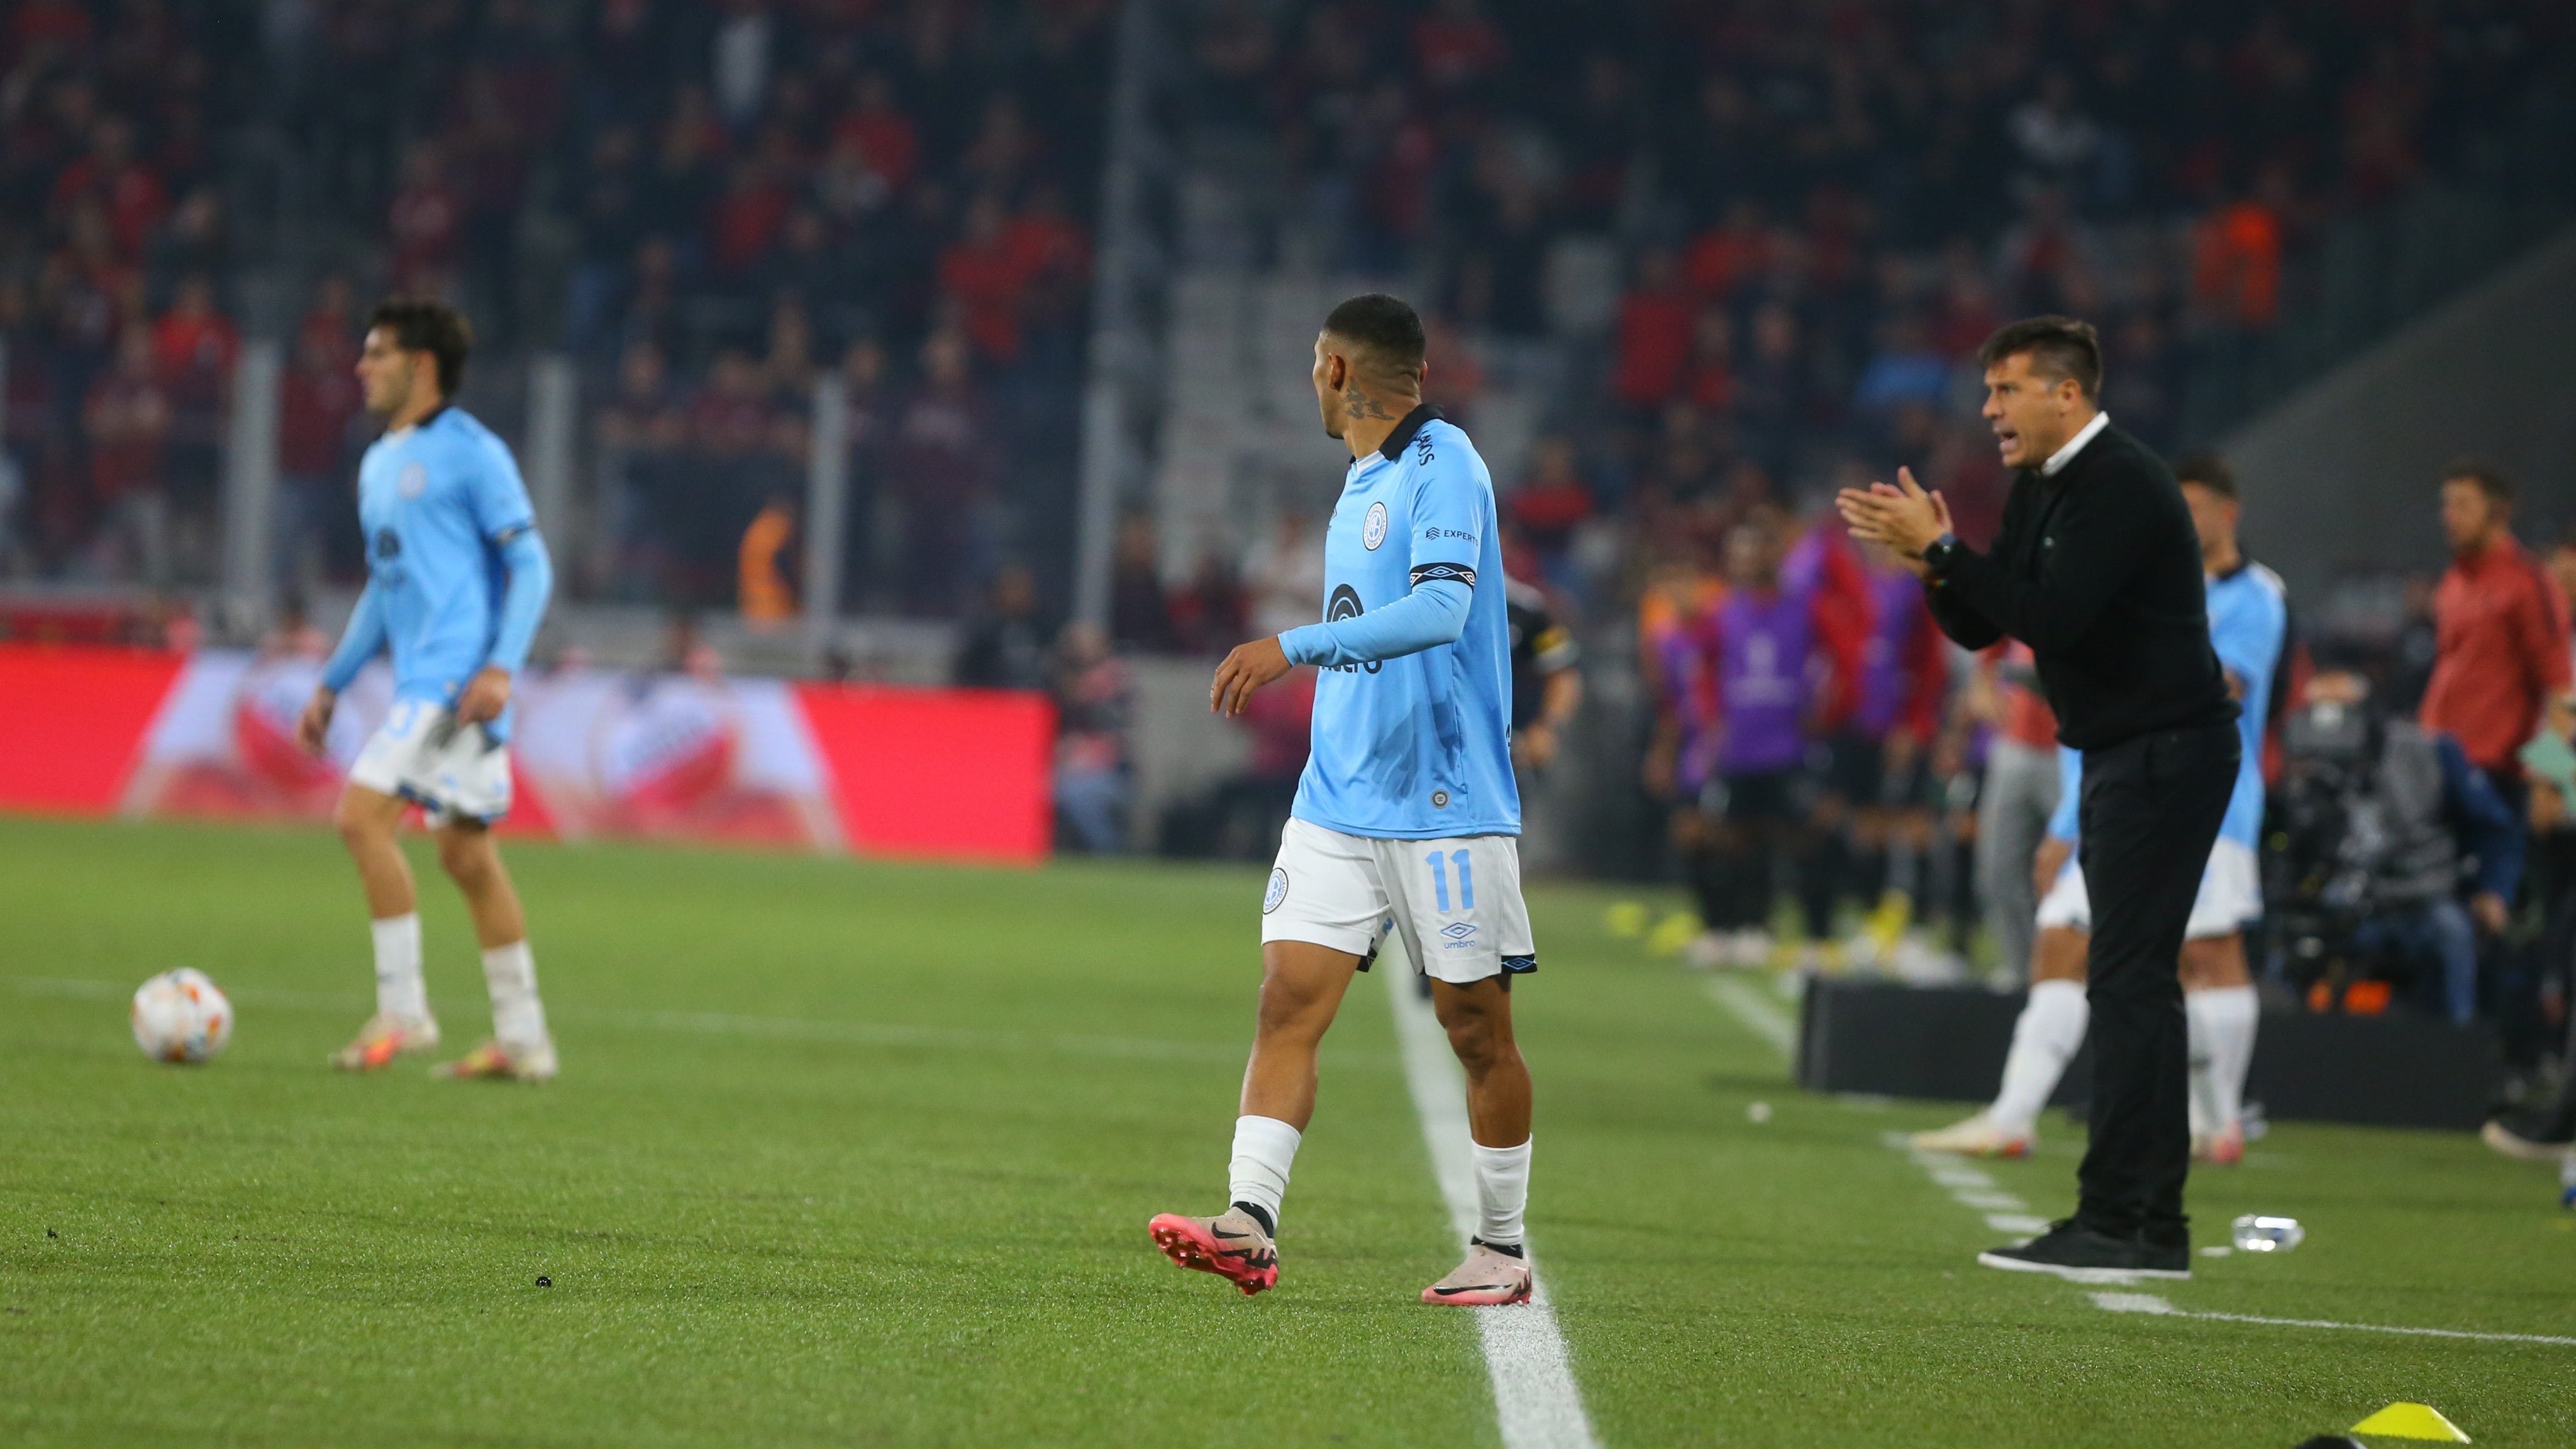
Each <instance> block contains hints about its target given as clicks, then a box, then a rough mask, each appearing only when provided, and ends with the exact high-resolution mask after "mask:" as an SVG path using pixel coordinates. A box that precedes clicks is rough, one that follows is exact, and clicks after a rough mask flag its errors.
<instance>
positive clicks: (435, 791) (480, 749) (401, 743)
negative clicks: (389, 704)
mask: <svg viewBox="0 0 2576 1449" xmlns="http://www.w3.org/2000/svg"><path fill="white" fill-rule="evenodd" d="M455 717H456V712H455V711H454V710H451V709H448V708H447V707H446V706H444V705H438V704H432V703H430V702H429V701H428V700H425V699H397V700H395V701H394V707H393V708H392V709H391V710H390V711H388V712H387V713H386V715H385V722H384V723H383V724H382V725H379V726H377V728H376V732H375V733H374V734H372V735H369V736H368V737H367V743H366V744H365V745H364V746H363V747H362V748H360V749H359V751H358V760H357V763H355V764H353V765H351V766H350V767H349V783H351V784H353V785H364V786H365V787H367V788H368V789H370V790H373V791H375V792H376V793H377V794H379V795H393V796H398V797H400V798H402V799H405V800H409V801H410V802H412V803H413V804H415V805H418V806H419V807H420V808H421V809H422V810H423V811H424V812H426V813H427V814H428V816H429V823H430V824H431V825H432V826H445V825H453V824H455V823H457V822H458V821H461V820H474V821H480V822H481V823H483V824H485V825H490V824H493V823H495V822H497V821H498V820H500V818H501V817H502V816H504V815H507V814H509V813H510V751H509V748H508V747H507V746H505V745H502V744H499V743H497V742H495V741H494V740H493V739H492V738H491V737H490V736H489V735H486V734H485V733H484V732H483V727H482V726H481V725H466V726H463V727H462V728H459V727H458V726H457V725H456V724H455V723H454V720H455Z"/></svg>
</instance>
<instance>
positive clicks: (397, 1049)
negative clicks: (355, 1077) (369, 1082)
mask: <svg viewBox="0 0 2576 1449" xmlns="http://www.w3.org/2000/svg"><path fill="white" fill-rule="evenodd" d="M436 1045H438V1023H437V1022H436V1021H434V1020H432V1019H430V1018H429V1017H426V1016H421V1017H407V1016H387V1015H385V1014H384V1013H383V1012H378V1013H376V1014H375V1015H374V1016H371V1017H368V1018H367V1024H366V1025H364V1026H362V1027H359V1028H358V1039H357V1040H355V1041H353V1042H351V1043H349V1044H348V1045H347V1046H344V1047H342V1048H340V1049H339V1050H338V1051H336V1052H333V1053H331V1065H333V1066H335V1067H338V1068H339V1069H340V1070H342V1071H344V1072H372V1071H378V1070H381V1069H382V1068H384V1067H386V1066H389V1065H391V1064H392V1062H393V1059H394V1058H396V1057H398V1056H403V1055H406V1054H408V1053H411V1052H425V1051H427V1050H429V1049H430V1048H431V1047H434V1046H436Z"/></svg>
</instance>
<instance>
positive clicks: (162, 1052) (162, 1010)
mask: <svg viewBox="0 0 2576 1449" xmlns="http://www.w3.org/2000/svg"><path fill="white" fill-rule="evenodd" d="M232 1035H233V1004H232V1003H231V1002H229V1001H227V1000H225V999H224V993H223V992H222V991H220V990H218V989H216V986H215V983H214V982H212V981H210V980H208V979H207V978H206V973H205V972H203V971H200V970H198V969H197V968H196V967H194V966H182V967H180V968H178V969H177V970H175V971H164V972H162V973H161V974H160V975H158V976H155V977H153V978H152V979H151V980H149V981H146V982H144V983H143V984H142V985H141V986H139V987H136V988H135V991H134V1044H135V1045H136V1046H139V1047H141V1048H143V1054H144V1055H145V1056H147V1057H150V1058H151V1059H152V1060H154V1061H156V1062H173V1063H184V1062H202V1061H205V1060H207V1059H209V1058H211V1057H212V1056H214V1054H215V1053H217V1052H219V1051H222V1050H223V1049H224V1043H225V1042H228V1041H230V1040H232Z"/></svg>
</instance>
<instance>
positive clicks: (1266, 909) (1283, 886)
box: [1261, 865, 1288, 916]
mask: <svg viewBox="0 0 2576 1449" xmlns="http://www.w3.org/2000/svg"><path fill="white" fill-rule="evenodd" d="M1286 899H1288V867H1286V866H1284V865H1277V866H1272V867H1271V868H1270V889H1268V890H1266V891H1263V892H1262V893H1261V914H1263V915H1265V916H1266V915H1269V914H1270V913H1271V912H1272V911H1275V910H1277V909H1279V903H1280V902H1281V901H1284V900H1286Z"/></svg>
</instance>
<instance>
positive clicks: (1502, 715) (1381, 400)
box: [1149, 294, 1538, 1304]
mask: <svg viewBox="0 0 2576 1449" xmlns="http://www.w3.org/2000/svg"><path fill="white" fill-rule="evenodd" d="M1423 374H1424V367H1423V329H1422V322H1421V319H1420V318H1419V317H1417V316H1416V315H1415V314H1414V311H1413V309H1412V308H1411V307H1410V306H1407V305H1406V304H1405V303H1403V302H1401V301H1399V300H1397V299H1396V298H1393V297H1389V296H1384V295H1380V294H1370V295H1367V296H1361V297H1354V298H1352V299H1351V300H1349V301H1347V302H1344V303H1343V304H1341V305H1340V306H1339V307H1336V308H1334V309H1333V312H1332V315H1331V316H1330V317H1328V318H1327V319H1326V320H1325V323H1324V328H1323V331H1322V333H1321V334H1320V335H1319V336H1317V338H1316V339H1315V366H1314V384H1315V395H1316V400H1317V403H1318V405H1319V407H1320V409H1321V411H1322V413H1323V420H1324V428H1325V431H1326V432H1328V433H1330V434H1331V435H1332V436H1334V437H1336V438H1339V439H1341V440H1342V441H1343V442H1344V443H1345V444H1347V445H1348V446H1349V448H1350V451H1351V457H1352V462H1351V466H1350V471H1349V473H1348V475H1347V476H1346V477H1345V478H1344V480H1343V484H1342V494H1341V498H1340V500H1339V501H1338V502H1337V503H1336V504H1335V505H1334V508H1333V516H1332V521H1331V524H1330V525H1329V527H1328V528H1327V529H1326V531H1325V537H1324V569H1325V597H1324V599H1323V601H1322V603H1323V618H1322V621H1321V622H1319V623H1314V624H1309V625H1306V626H1305V627H1303V628H1298V629H1291V630H1289V631H1288V632H1286V633H1284V634H1281V635H1279V636H1278V637H1276V638H1271V639H1258V640H1255V641H1253V642H1252V643H1249V644H1245V645H1243V646H1242V647H1240V648H1238V649H1236V650H1235V651H1234V652H1233V653H1231V654H1229V655H1227V656H1226V658H1225V661H1224V663H1222V664H1220V665H1219V666H1218V667H1217V673H1216V681H1215V685H1214V687H1213V689H1212V690H1211V692H1210V703H1211V704H1212V705H1213V706H1214V707H1215V708H1216V709H1217V711H1218V712H1220V713H1225V714H1239V713H1241V712H1242V709H1243V706H1244V704H1245V702H1246V701H1247V700H1248V699H1249V698H1250V697H1251V694H1252V692H1253V691H1254V690H1256V689H1258V688H1260V687H1261V686H1263V685H1265V684H1268V683H1270V682H1271V681H1273V680H1275V679H1278V678H1280V677H1281V676H1283V675H1285V674H1286V673H1287V672H1288V671H1289V670H1290V669H1291V668H1293V667H1295V666H1297V665H1301V664H1310V665H1314V666H1316V667H1317V668H1318V669H1320V670H1321V671H1322V674H1321V677H1320V678H1319V680H1318V681H1317V683H1316V687H1315V722H1314V750H1313V754H1312V755H1311V756H1310V757H1309V759H1308V760H1307V764H1306V771H1305V775H1304V777H1303V778H1302V779H1301V780H1300V781H1299V782H1298V786H1297V800H1296V804H1295V806H1294V807H1293V808H1292V810H1291V812H1290V813H1291V818H1290V819H1289V821H1288V824H1287V827H1286V829H1284V830H1283V831H1282V832H1281V835H1280V842H1279V858H1278V862H1277V864H1276V865H1275V866H1274V867H1273V868H1272V870H1271V872H1270V880H1269V884H1268V887H1267V889H1266V891H1265V892H1264V894H1263V896H1262V901H1261V957H1262V975H1261V1012H1260V1023H1259V1028H1258V1031H1257V1033H1256V1035H1255V1037H1254V1040H1253V1047H1252V1061H1251V1063H1250V1065H1249V1066H1248V1067H1247V1069H1246V1070H1245V1072H1244V1079H1243V1096H1242V1101H1241V1106H1240V1115H1239V1116H1237V1117H1236V1119H1235V1128H1234V1153H1233V1162H1232V1166H1231V1172H1230V1174H1229V1181H1228V1188H1229V1191H1228V1199H1229V1205H1228V1206H1227V1208H1226V1210H1225V1211H1224V1212H1221V1213H1219V1214H1217V1215H1216V1216H1214V1217H1209V1218H1196V1217H1184V1216H1181V1215H1179V1214H1176V1213H1166V1214H1163V1215H1162V1216H1160V1217H1157V1218H1155V1219H1154V1220H1153V1222H1152V1223H1151V1224H1150V1225H1149V1226H1150V1229H1151V1231H1152V1234H1153V1237H1154V1241H1155V1242H1156V1244H1157V1245H1158V1246H1160V1247H1161V1248H1162V1250H1163V1251H1164V1253H1165V1254H1167V1255H1168V1256H1169V1257H1170V1258H1171V1259H1172V1260H1173V1261H1174V1262H1176V1263H1179V1264H1180V1265H1182V1266H1183V1267H1187V1268H1196V1269H1200V1270H1202V1271H1205V1272H1210V1273H1215V1274H1217V1275H1219V1276H1221V1277H1224V1278H1226V1279H1228V1280H1230V1281H1231V1282H1233V1283H1234V1284H1235V1285H1236V1286H1237V1287H1239V1288H1241V1289H1242V1290H1243V1291H1244V1292H1245V1293H1247V1294H1250V1293H1258V1292H1260V1291H1261V1290H1263V1289H1265V1288H1269V1287H1271V1286H1273V1285H1275V1284H1276V1283H1277V1282H1278V1281H1279V1252H1278V1247H1277V1237H1278V1232H1279V1204H1280V1199H1281V1197H1282V1196H1283V1195H1284V1194H1285V1193H1286V1191H1287V1187H1288V1170H1289V1166H1290V1164H1291V1162H1292V1161H1293V1160H1294V1159H1295V1157H1296V1153H1297V1146H1298V1143H1299V1141H1300V1138H1301V1136H1302V1134H1303V1133H1304V1131H1305V1128H1306V1124H1307V1121H1308V1119H1309V1118H1310V1117H1311V1116H1312V1115H1313V1113H1314V1107H1315V1071H1316V1067H1315V1062H1316V1052H1317V1049H1318V1047H1319V1046H1320V1045H1321V1044H1322V1041H1323V1038H1324V1033H1325V1031H1326V1029H1327V1028H1329V1027H1330V1026H1331V1025H1332V1021H1333V1016H1334V1013H1335V1011H1336V1010H1337V1009H1338V1008H1339V1007H1340V1005H1341V1001H1342V996H1343V994H1344V993H1345V992H1346V991H1347V990H1349V988H1350V984H1351V978H1352V976H1353V974H1354V973H1355V972H1359V971H1365V970H1367V969H1368V968H1369V966H1370V965H1371V964H1372V963H1373V962H1374V961H1375V960H1376V957H1377V954H1378V947H1379V945H1380V944H1381V943H1382V942H1383V941H1384V939H1385V938H1386V936H1387V934H1388V933H1389V932H1390V931H1391V932H1393V933H1394V934H1395V935H1396V936H1397V937H1398V938H1399V939H1400V940H1401V941H1402V942H1403V945H1404V952H1405V955H1406V956H1407V957H1408V958H1409V959H1410V960H1411V962H1412V965H1413V969H1414V970H1415V971H1417V972H1420V973H1422V975H1423V976H1424V977H1425V978H1427V981H1428V985H1429V990H1430V994H1431V1002H1432V1007H1433V1010H1434V1011H1435V1012H1436V1013H1437V1015H1438V1016H1439V1019H1440V1024H1441V1025H1442V1026H1443V1027H1444V1028H1445V1029H1446V1030H1447V1032H1448V1036H1449V1043H1450V1045H1451V1047H1452V1048H1453V1049H1455V1051H1456V1052H1457V1054H1458V1061H1459V1064H1460V1065H1462V1066H1463V1067H1465V1068H1466V1072H1467V1117H1468V1126H1469V1129H1470V1135H1471V1136H1472V1137H1473V1139H1474V1143H1473V1149H1472V1150H1473V1152H1474V1154H1475V1166H1476V1188H1477V1196H1478V1200H1479V1223H1478V1227H1477V1231H1476V1233H1475V1235H1474V1236H1473V1237H1472V1238H1471V1239H1470V1240H1469V1242H1468V1245H1467V1254H1466V1258H1465V1260H1464V1261H1463V1262H1461V1263H1460V1264H1459V1265H1458V1267H1457V1269H1456V1270H1455V1271H1453V1272H1451V1273H1450V1274H1449V1275H1448V1276H1447V1277H1445V1278H1443V1279H1441V1280H1440V1281H1439V1282H1437V1283H1434V1284H1432V1285H1431V1286H1430V1287H1428V1288H1426V1289H1424V1290H1423V1293H1422V1298H1423V1301H1424V1302H1426V1303H1447V1304H1493V1303H1519V1302H1526V1301H1528V1299H1529V1296H1530V1291H1531V1275H1530V1268H1529V1262H1528V1255H1527V1252H1526V1250H1525V1249H1524V1247H1523V1245H1522V1232H1521V1216H1522V1207H1523V1204H1524V1202H1525V1201H1526V1199H1527V1197H1528V1189H1529V1160H1530V1079H1529V1070H1528V1068H1527V1067H1525V1066H1524V1065H1523V1064H1522V1062H1521V1056H1520V1050H1519V1048H1518V1047H1516V1046H1515V1045H1514V1044H1513V1041H1512V1014H1511V1004H1512V998H1511V981H1512V978H1513V977H1514V976H1516V975H1520V974H1523V973H1526V972H1530V971H1533V970H1536V969H1537V965H1538V961H1537V955H1536V950H1535V948H1534V947H1533V946H1532V944H1531V941H1530V926H1529V912H1528V910H1527V908H1526V907H1525V906H1524V905H1523V904H1522V902H1521V881H1520V851H1519V836H1520V827H1521V809H1520V792H1519V788H1518V786H1517V785H1516V784H1515V783H1514V781H1513V778H1512V765H1511V698H1512V674H1511V633H1510V626H1509V622H1508V618H1507V610H1508V605H1507V603H1506V600H1505V597H1504V580H1503V561H1502V546H1501V542H1500V540H1499V538H1498V537H1497V532H1498V530H1497V528H1496V524H1495V510H1494V485H1493V479H1492V477H1491V475H1490V474H1488V473H1487V472H1486V470H1485V464H1484V460H1483V459H1482V458H1479V457H1478V456H1477V455H1476V450H1475V447H1474V445H1473V444H1471V443H1469V442H1468V441H1467V435H1466V434H1465V433H1463V432H1461V431H1459V429H1458V428H1457V427H1456V426H1454V425H1452V424H1450V423H1448V422H1445V421H1443V420H1442V419H1441V417H1440V414H1439V412H1438V411H1437V410H1436V409H1434V408H1431V407H1429V406H1426V405H1425V404H1424V403H1423V401H1422V380H1423Z"/></svg>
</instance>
